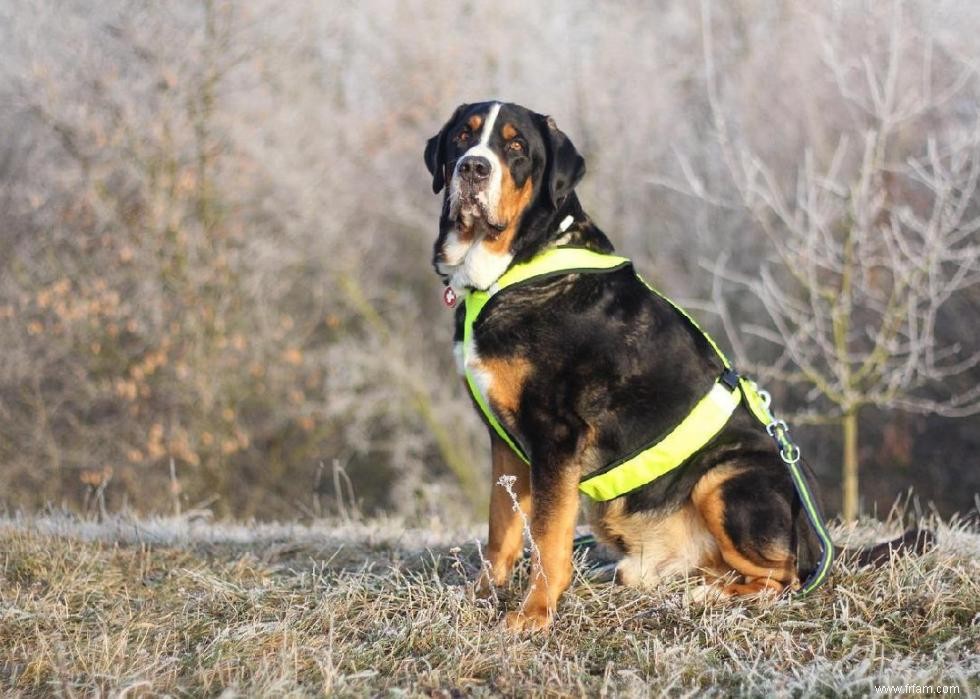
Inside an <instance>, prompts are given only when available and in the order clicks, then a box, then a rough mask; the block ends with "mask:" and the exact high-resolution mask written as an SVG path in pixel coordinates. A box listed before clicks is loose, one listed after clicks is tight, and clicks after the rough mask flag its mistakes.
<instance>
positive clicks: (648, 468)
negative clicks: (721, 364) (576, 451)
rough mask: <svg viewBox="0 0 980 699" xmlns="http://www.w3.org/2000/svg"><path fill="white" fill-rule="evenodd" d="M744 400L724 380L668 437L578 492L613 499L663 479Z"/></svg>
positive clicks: (584, 483)
mask: <svg viewBox="0 0 980 699" xmlns="http://www.w3.org/2000/svg"><path fill="white" fill-rule="evenodd" d="M741 399H742V392H741V390H740V389H739V387H738V386H735V388H729V387H728V386H726V385H725V384H723V383H722V382H721V381H717V382H715V385H714V386H713V387H712V388H711V390H710V391H709V392H708V394H707V395H706V396H705V397H704V398H702V399H701V400H700V401H698V404H697V405H695V406H694V408H693V409H692V410H691V412H690V413H688V414H687V417H685V418H684V419H683V420H682V421H681V424H679V425H678V426H677V427H675V428H674V429H673V430H672V431H671V432H670V433H669V434H668V435H667V436H666V437H664V438H663V439H661V440H660V441H659V442H657V443H656V444H654V445H653V446H652V447H649V448H647V449H644V450H643V451H642V452H640V453H639V454H638V455H636V456H634V457H633V458H631V459H628V460H626V461H624V462H622V463H620V464H613V465H611V466H610V467H609V469H608V470H606V471H604V472H603V473H600V474H598V475H595V476H591V477H587V478H586V480H584V481H582V482H581V483H579V486H578V487H579V490H581V491H582V492H583V493H585V494H586V495H588V496H589V497H590V498H592V499H593V500H600V501H601V500H612V499H614V498H617V497H619V496H620V495H625V494H626V493H628V492H630V491H631V490H636V489H637V488H639V487H640V486H643V485H646V484H647V483H649V482H651V481H653V480H656V479H657V478H660V476H662V475H664V474H665V473H668V472H670V471H672V470H673V469H675V468H677V467H678V466H680V465H681V464H682V463H684V462H685V461H687V460H688V459H689V458H690V457H691V456H692V455H693V454H694V453H695V452H696V451H698V450H700V449H701V448H703V447H704V445H705V444H707V443H708V442H709V441H710V440H711V439H712V438H713V437H714V436H715V435H716V434H718V433H719V432H720V431H721V428H722V427H724V426H725V424H726V423H727V422H728V419H729V418H730V417H731V416H732V413H733V412H735V408H737V407H738V404H739V401H741Z"/></svg>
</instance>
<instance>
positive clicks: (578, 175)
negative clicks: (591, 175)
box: [540, 115, 585, 209]
mask: <svg viewBox="0 0 980 699" xmlns="http://www.w3.org/2000/svg"><path fill="white" fill-rule="evenodd" d="M540 119H541V121H540V123H541V130H542V135H543V136H544V142H545V143H546V144H547V146H548V163H547V167H546V169H545V175H544V181H545V184H546V185H547V187H548V196H549V198H550V200H551V206H552V207H553V208H555V209H557V208H558V207H559V206H561V205H562V203H563V202H564V201H565V197H567V196H568V195H569V194H571V192H572V190H573V189H575V186H576V185H577V184H578V183H579V182H580V181H581V180H582V177H584V176H585V158H583V157H582V156H581V155H579V152H578V151H577V150H576V149H575V145H574V144H573V143H572V141H571V139H570V138H569V137H568V136H566V135H565V134H564V133H563V132H562V131H561V130H560V129H559V128H558V125H557V124H555V120H554V119H552V118H551V117H550V116H543V115H541V117H540Z"/></svg>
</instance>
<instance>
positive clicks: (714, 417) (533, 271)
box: [463, 247, 833, 593]
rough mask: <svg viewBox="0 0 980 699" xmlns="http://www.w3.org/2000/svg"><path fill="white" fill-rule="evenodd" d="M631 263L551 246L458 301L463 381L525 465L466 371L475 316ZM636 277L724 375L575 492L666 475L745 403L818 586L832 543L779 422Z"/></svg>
mask: <svg viewBox="0 0 980 699" xmlns="http://www.w3.org/2000/svg"><path fill="white" fill-rule="evenodd" d="M631 264H632V263H631V262H630V260H629V259H627V258H625V257H619V256H617V255H608V254H604V253H599V252H595V251H593V250H588V249H586V248H577V247H557V248H550V249H548V250H545V251H544V252H542V253H540V254H538V255H537V256H535V257H534V258H532V259H531V260H528V261H527V262H524V263H522V264H518V265H514V266H513V267H511V268H510V269H508V270H507V271H506V272H505V273H504V274H503V275H502V276H501V277H500V278H499V279H498V280H497V281H496V283H495V284H493V285H492V286H491V287H490V288H489V289H488V290H486V291H480V290H477V289H471V290H469V291H467V293H466V296H465V298H464V303H465V305H466V307H465V319H464V322H463V366H464V367H465V372H466V383H467V385H468V386H469V389H470V393H471V394H472V395H473V399H474V400H475V401H476V404H477V405H478V406H479V407H480V411H481V412H482V413H483V417H484V418H485V419H486V421H487V423H488V424H489V425H490V427H492V428H493V430H494V431H495V432H496V433H497V435H498V436H499V437H500V438H501V439H502V440H503V441H504V442H505V443H506V444H507V445H509V446H510V448H511V449H512V450H513V451H514V453H515V454H516V455H517V456H518V457H519V458H520V459H521V460H522V461H524V463H526V464H530V459H529V458H528V455H527V454H526V453H525V451H524V449H523V448H522V447H521V446H520V445H519V444H518V442H517V440H516V439H514V438H513V437H512V436H511V435H510V434H509V433H508V431H507V430H506V428H504V426H503V425H502V424H501V423H500V421H499V420H498V419H497V417H496V416H495V415H494V413H493V411H492V410H491V409H490V405H489V404H488V403H487V399H486V396H484V395H483V393H482V392H481V391H480V389H479V387H478V384H477V382H476V379H475V377H474V376H473V373H472V372H471V370H470V363H469V360H470V357H469V356H468V354H469V353H470V352H472V350H473V347H474V345H473V326H474V324H475V323H476V320H477V318H478V317H479V315H480V312H481V311H482V310H483V308H484V306H486V304H487V302H488V301H489V300H490V299H491V298H493V296H494V295H496V294H498V293H500V292H501V291H502V290H504V289H506V288H507V287H510V286H513V285H514V284H518V283H520V282H525V281H528V280H530V279H538V278H542V277H548V276H556V275H563V274H583V273H584V274H588V273H597V272H611V271H613V270H616V269H620V268H623V267H627V266H630V265H631ZM637 278H638V279H640V281H642V282H643V283H644V284H645V285H646V287H647V288H648V289H650V291H651V292H653V293H654V294H657V296H659V297H660V298H662V299H664V300H665V301H667V302H668V303H669V304H670V305H671V306H673V307H674V308H675V309H676V310H677V311H678V312H680V313H681V314H682V315H683V316H684V317H685V318H686V319H687V320H688V321H689V322H690V323H691V324H692V325H693V326H694V327H695V328H697V330H698V331H699V332H700V333H701V334H702V335H703V336H704V338H705V340H707V342H708V344H710V345H711V347H712V348H713V349H714V351H715V353H716V354H717V355H718V358H719V359H721V362H722V364H723V366H724V372H723V373H722V375H721V376H720V377H719V378H718V380H717V381H715V383H714V385H713V386H712V387H711V389H710V390H709V391H708V392H707V393H706V394H705V395H704V396H703V397H702V398H701V399H700V400H699V401H698V402H697V404H695V406H694V407H693V408H692V409H691V412H690V413H688V415H687V417H685V418H684V419H683V420H682V421H681V422H680V424H679V425H677V426H676V427H675V428H674V429H673V430H671V431H670V432H669V433H668V434H667V435H666V436H665V437H663V438H662V439H661V440H660V441H658V442H657V443H656V444H653V445H651V446H649V447H646V448H645V449H644V450H643V451H641V452H639V453H638V454H634V455H632V456H629V457H626V458H624V459H621V460H618V461H614V462H613V463H611V464H608V465H607V466H605V467H604V468H602V469H600V470H599V471H597V472H595V473H594V474H590V475H587V476H586V477H585V478H584V479H583V480H582V482H581V483H579V490H581V491H582V492H583V493H585V494H586V495H588V496H589V497H590V498H592V499H593V500H597V501H606V500H612V499H614V498H618V497H620V496H622V495H625V494H627V493H629V492H631V491H633V490H636V489H637V488H639V487H642V486H644V485H646V484H647V483H650V482H652V481H654V480H656V479H657V478H660V477H661V476H663V475H664V474H666V473H669V472H670V471H673V470H674V469H676V468H677V467H679V466H681V465H682V464H683V463H684V462H686V461H687V460H688V459H689V458H690V457H691V456H693V455H694V454H695V453H696V452H697V451H699V450H700V449H702V448H703V447H704V446H705V445H706V444H707V443H708V442H709V441H711V439H712V438H714V436H715V435H717V434H718V433H719V432H720V431H721V430H722V428H723V427H724V426H725V425H726V424H727V423H728V420H729V419H730V418H731V416H732V413H734V412H735V409H736V408H737V407H738V405H739V404H740V403H741V402H742V401H743V399H744V401H745V404H746V406H747V407H748V408H749V410H750V411H751V412H752V414H753V415H754V416H755V417H756V418H757V419H758V420H759V421H760V422H762V424H764V425H766V429H767V431H768V432H769V434H770V435H772V436H773V438H774V439H775V440H776V442H777V444H778V445H779V448H780V456H781V457H782V459H783V461H784V462H785V463H786V464H787V466H788V467H789V469H790V473H791V475H792V477H793V483H794V485H795V486H796V490H797V492H798V493H799V496H800V500H801V502H802V504H803V506H804V509H805V510H806V512H807V516H808V518H809V520H810V522H811V524H812V525H813V527H814V529H815V530H816V532H817V535H818V538H819V539H820V541H821V545H822V546H823V555H822V557H821V561H820V564H819V565H818V568H817V570H816V571H815V572H814V574H813V575H812V576H811V577H810V579H809V580H807V582H806V584H805V585H804V587H803V589H802V592H804V593H805V592H808V591H810V590H812V589H813V588H814V587H816V586H817V585H819V584H820V583H821V582H822V581H823V579H824V578H825V577H826V574H827V572H828V571H829V569H830V564H831V563H832V561H833V544H832V542H831V540H830V535H829V534H828V533H827V530H826V527H825V526H824V523H823V518H822V516H821V514H820V511H819V508H818V507H817V504H816V499H815V498H814V497H813V494H812V493H811V492H810V490H809V488H808V486H807V484H806V481H805V479H804V477H803V474H802V472H801V470H800V468H799V464H798V461H799V449H798V448H797V447H796V446H795V445H794V444H793V443H792V442H791V441H790V440H789V438H788V435H787V432H788V429H787V427H786V423H784V422H782V421H781V420H776V419H775V418H774V417H773V416H772V413H770V411H769V396H768V394H767V393H765V392H764V391H760V390H759V389H758V387H757V386H756V385H755V382H753V381H751V380H749V379H746V378H744V377H739V376H738V374H737V373H736V372H735V370H734V369H733V367H732V364H731V362H729V361H728V358H727V357H726V356H725V354H724V352H722V351H721V349H720V348H719V347H718V345H717V344H715V341H714V340H713V339H711V337H710V336H709V335H708V334H707V333H706V332H704V330H702V329H701V327H700V326H699V325H698V324H697V323H696V322H695V320H694V319H693V318H691V316H690V315H688V314H687V313H686V312H685V311H684V309H682V308H680V307H679V306H678V305H677V304H675V303H674V302H673V301H671V300H670V299H668V298H667V297H666V296H664V295H663V294H661V293H660V292H658V291H657V290H656V289H654V288H653V287H652V286H650V285H649V284H647V282H646V281H645V280H644V279H643V278H642V277H640V276H639V275H637Z"/></svg>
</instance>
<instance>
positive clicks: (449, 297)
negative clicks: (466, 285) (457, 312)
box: [442, 286, 457, 308]
mask: <svg viewBox="0 0 980 699" xmlns="http://www.w3.org/2000/svg"><path fill="white" fill-rule="evenodd" d="M456 301H457V297H456V292H455V291H453V288H452V287H451V286H447V287H446V290H445V291H443V292H442V302H443V303H444V304H446V308H455V306H456Z"/></svg>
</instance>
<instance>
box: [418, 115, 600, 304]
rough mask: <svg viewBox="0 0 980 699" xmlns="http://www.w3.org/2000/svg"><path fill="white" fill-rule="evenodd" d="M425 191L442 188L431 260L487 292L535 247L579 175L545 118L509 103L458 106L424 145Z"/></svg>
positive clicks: (570, 150) (564, 140)
mask: <svg viewBox="0 0 980 699" xmlns="http://www.w3.org/2000/svg"><path fill="white" fill-rule="evenodd" d="M425 164H426V166H427V167H428V168H429V172H431V173H432V191H433V192H435V193H439V192H440V191H442V190H443V188H445V189H446V194H445V198H444V202H443V210H442V217H441V219H440V225H439V238H438V239H437V241H436V245H435V251H434V255H433V264H434V265H435V267H436V270H437V271H438V272H439V274H441V275H443V276H445V277H448V278H449V279H450V281H451V283H452V284H453V286H456V287H460V288H462V287H475V288H479V289H486V288H487V287H488V286H489V285H490V284H492V283H493V282H494V281H496V279H497V278H498V277H499V276H500V275H501V274H503V272H504V271H505V270H506V269H507V267H508V265H509V264H510V262H511V261H512V260H513V259H514V257H515V255H516V254H517V253H518V252H519V250H521V249H527V247H528V246H529V245H533V244H539V243H540V242H541V241H540V240H539V238H540V236H541V235H542V232H543V231H544V230H546V229H547V228H548V227H549V226H551V227H554V225H553V224H554V221H555V219H557V218H558V214H559V212H561V211H562V209H563V207H564V206H565V205H566V202H567V201H568V199H569V196H570V195H571V194H572V191H573V190H574V188H575V185H577V184H578V182H579V180H581V179H582V176H583V175H584V174H585V161H584V160H583V159H582V156H580V155H579V153H578V151H576V150H575V146H574V145H572V142H571V141H570V140H569V139H568V137H567V136H566V135H565V134H564V133H562V132H561V131H559V130H558V127H557V126H556V125H555V122H554V120H553V119H551V118H550V117H547V116H544V115H542V114H538V113H536V112H532V111H531V110H529V109H526V108H524V107H521V106H519V105H516V104H509V103H501V102H481V103H480V104H463V105H460V106H459V107H458V108H457V109H456V111H455V112H454V113H453V115H452V116H451V117H450V118H449V121H448V122H446V125H445V126H443V127H442V130H441V131H440V132H439V133H438V134H436V135H435V136H433V137H432V138H430V139H429V142H428V143H427V144H426V147H425Z"/></svg>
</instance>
